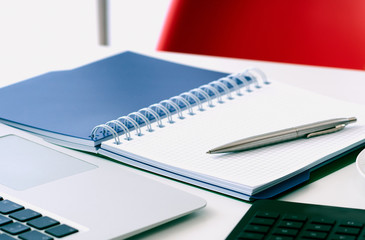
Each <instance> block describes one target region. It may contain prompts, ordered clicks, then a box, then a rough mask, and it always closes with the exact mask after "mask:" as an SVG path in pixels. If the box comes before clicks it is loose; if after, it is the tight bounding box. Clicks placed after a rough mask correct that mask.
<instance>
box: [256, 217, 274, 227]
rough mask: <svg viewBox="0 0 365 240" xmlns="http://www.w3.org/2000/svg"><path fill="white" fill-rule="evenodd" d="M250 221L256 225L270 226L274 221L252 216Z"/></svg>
mask: <svg viewBox="0 0 365 240" xmlns="http://www.w3.org/2000/svg"><path fill="white" fill-rule="evenodd" d="M251 223H252V224H257V225H265V226H272V225H273V224H274V223H275V220H273V219H268V218H254V219H253V220H252V222H251Z"/></svg>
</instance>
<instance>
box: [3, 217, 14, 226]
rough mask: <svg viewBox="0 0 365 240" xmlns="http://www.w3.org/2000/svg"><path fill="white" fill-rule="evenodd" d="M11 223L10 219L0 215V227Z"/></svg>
mask: <svg viewBox="0 0 365 240" xmlns="http://www.w3.org/2000/svg"><path fill="white" fill-rule="evenodd" d="M12 221H13V220H11V219H10V218H7V217H4V216H2V215H0V226H2V225H5V224H8V223H11V222H12Z"/></svg>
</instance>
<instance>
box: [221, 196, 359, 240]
mask: <svg viewBox="0 0 365 240" xmlns="http://www.w3.org/2000/svg"><path fill="white" fill-rule="evenodd" d="M364 201H365V199H364ZM364 226H365V210H364V209H353V208H344V207H333V206H323V205H314V204H305V203H294V202H286V201H278V200H257V201H255V202H254V203H253V205H252V206H251V207H250V209H249V210H248V212H247V213H246V214H245V215H244V216H243V218H242V219H241V220H240V222H239V223H238V224H237V225H236V227H235V228H234V229H233V230H232V232H231V233H230V235H229V236H228V237H227V239H228V240H230V239H249V240H258V239H273V240H286V239H288V240H290V239H312V240H313V239H334V240H335V239H340V240H347V239H350V240H351V239H361V240H365V227H364Z"/></svg>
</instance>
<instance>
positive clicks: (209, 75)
mask: <svg viewBox="0 0 365 240" xmlns="http://www.w3.org/2000/svg"><path fill="white" fill-rule="evenodd" d="M224 76H227V74H226V73H221V72H215V71H209V70H204V69H200V68H195V67H190V66H186V65H182V64H176V63H172V62H168V61H164V60H160V59H156V58H152V57H148V56H145V55H141V54H137V53H133V52H123V53H121V54H118V55H115V56H112V57H109V58H106V59H102V60H100V61H97V62H93V63H90V64H88V65H85V66H82V67H79V68H76V69H72V70H65V71H57V72H50V73H46V74H43V75H40V76H37V77H34V78H31V79H28V80H25V81H22V82H19V83H16V84H13V85H10V86H7V87H4V88H1V89H0V121H2V122H5V123H7V124H10V125H13V126H17V127H20V128H23V129H27V130H30V131H33V132H36V133H37V132H40V133H41V134H42V135H45V136H47V135H49V136H51V137H52V138H56V139H64V137H65V136H66V137H71V138H67V141H75V142H78V140H87V141H89V142H90V143H89V142H87V143H86V145H91V146H94V145H98V144H100V141H93V140H92V139H91V138H90V134H91V131H92V129H93V128H94V127H95V126H97V125H99V124H103V123H106V122H108V121H110V120H113V119H117V118H118V117H121V116H125V115H128V114H129V113H132V112H135V111H138V110H139V109H141V108H144V107H148V106H150V105H151V104H154V103H158V102H160V101H162V100H164V99H168V98H170V97H173V96H176V95H179V94H181V93H183V92H185V91H189V90H191V89H193V88H196V87H198V86H200V85H202V84H206V83H209V82H211V81H214V80H216V79H219V78H221V77H224ZM70 139H71V140H70ZM82 143H83V144H85V141H84V142H82Z"/></svg>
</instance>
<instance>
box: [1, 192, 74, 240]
mask: <svg viewBox="0 0 365 240" xmlns="http://www.w3.org/2000/svg"><path fill="white" fill-rule="evenodd" d="M76 232H78V230H77V229H75V228H73V227H70V226H68V225H66V224H61V223H60V222H59V221H57V220H55V219H52V218H50V217H47V216H42V214H40V213H38V212H36V211H33V210H31V209H29V208H24V206H22V205H19V204H17V203H15V202H12V201H10V200H6V199H3V198H2V197H1V196H0V240H11V239H23V240H38V239H42V240H51V239H57V238H61V237H65V236H68V235H70V234H73V233H76Z"/></svg>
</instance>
